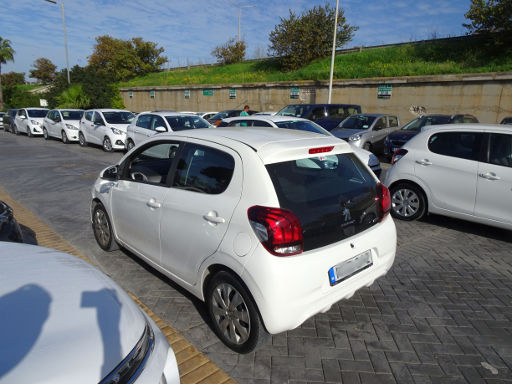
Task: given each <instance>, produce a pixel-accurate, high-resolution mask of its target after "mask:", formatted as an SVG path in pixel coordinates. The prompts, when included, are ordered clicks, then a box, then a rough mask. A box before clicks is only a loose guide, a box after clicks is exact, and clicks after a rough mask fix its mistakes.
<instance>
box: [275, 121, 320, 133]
mask: <svg viewBox="0 0 512 384" xmlns="http://www.w3.org/2000/svg"><path fill="white" fill-rule="evenodd" d="M274 124H275V125H277V126H278V127H279V128H286V129H296V130H299V131H307V132H314V133H320V134H322V135H330V134H329V132H327V131H326V130H325V129H323V128H322V127H320V126H319V125H317V124H315V123H313V122H312V121H307V120H289V121H279V122H274Z"/></svg>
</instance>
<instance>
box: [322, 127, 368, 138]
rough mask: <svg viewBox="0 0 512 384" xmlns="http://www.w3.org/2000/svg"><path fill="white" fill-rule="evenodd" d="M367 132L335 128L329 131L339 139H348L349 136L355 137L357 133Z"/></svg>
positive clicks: (364, 130)
mask: <svg viewBox="0 0 512 384" xmlns="http://www.w3.org/2000/svg"><path fill="white" fill-rule="evenodd" d="M365 132H368V130H366V129H338V128H335V129H333V130H332V131H331V133H332V134H333V135H334V136H336V137H339V138H340V139H348V138H349V137H350V136H352V135H355V134H357V133H365Z"/></svg>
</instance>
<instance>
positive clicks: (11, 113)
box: [2, 109, 18, 133]
mask: <svg viewBox="0 0 512 384" xmlns="http://www.w3.org/2000/svg"><path fill="white" fill-rule="evenodd" d="M16 113H18V110H17V109H8V110H7V112H6V113H5V115H4V117H3V118H2V123H3V125H4V130H5V132H11V133H14V129H13V126H14V118H15V117H16Z"/></svg>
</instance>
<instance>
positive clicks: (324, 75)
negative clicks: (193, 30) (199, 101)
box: [119, 40, 512, 87]
mask: <svg viewBox="0 0 512 384" xmlns="http://www.w3.org/2000/svg"><path fill="white" fill-rule="evenodd" d="M330 63H331V61H330V58H325V59H321V60H317V61H314V62H312V63H310V64H309V65H307V66H305V67H303V68H301V69H299V70H296V71H292V72H282V71H280V69H279V66H278V64H277V61H276V60H275V59H266V60H260V61H251V62H244V63H238V64H231V65H219V66H205V67H194V68H191V69H189V70H184V69H177V70H173V71H169V72H159V73H152V74H150V75H146V76H142V77H137V78H135V79H132V80H130V81H127V82H123V83H120V84H119V86H121V87H135V86H158V85H187V84H233V83H253V82H276V81H300V80H328V79H329V70H330ZM506 71H512V51H510V50H509V51H508V52H500V51H496V50H495V51H489V49H488V48H486V47H485V46H484V45H482V44H481V43H479V42H478V41H471V40H467V41H466V40H455V41H443V42H437V43H429V44H421V45H409V44H408V45H403V46H398V47H386V48H379V49H368V50H364V51H361V52H353V53H348V54H343V55H338V56H336V59H335V67H334V78H335V79H360V78H371V77H394V76H423V75H440V74H457V73H485V72H506Z"/></svg>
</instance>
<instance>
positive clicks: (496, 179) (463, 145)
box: [385, 124, 512, 229]
mask: <svg viewBox="0 0 512 384" xmlns="http://www.w3.org/2000/svg"><path fill="white" fill-rule="evenodd" d="M393 163H394V164H393V166H392V167H391V169H390V170H389V171H388V173H387V175H386V179H385V184H386V185H388V186H389V189H390V191H391V196H392V208H391V213H392V214H393V216H395V217H396V218H399V219H402V220H414V219H419V218H421V217H422V216H423V215H424V214H425V213H427V212H430V213H436V214H440V215H445V216H451V217H456V218H459V219H465V220H469V221H474V222H478V223H482V224H488V225H492V226H496V227H502V228H508V229H512V204H511V203H510V201H511V198H512V191H511V186H512V132H511V130H510V129H509V128H507V127H504V126H500V125H484V124H467V125H465V124H451V125H437V126H431V127H429V128H426V129H425V130H424V131H423V132H421V133H419V134H418V135H416V136H415V137H413V138H412V139H411V140H409V141H408V142H407V143H405V144H404V145H403V147H402V148H401V149H399V150H397V151H396V152H395V155H394V156H393Z"/></svg>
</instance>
